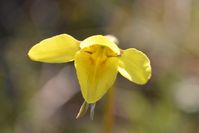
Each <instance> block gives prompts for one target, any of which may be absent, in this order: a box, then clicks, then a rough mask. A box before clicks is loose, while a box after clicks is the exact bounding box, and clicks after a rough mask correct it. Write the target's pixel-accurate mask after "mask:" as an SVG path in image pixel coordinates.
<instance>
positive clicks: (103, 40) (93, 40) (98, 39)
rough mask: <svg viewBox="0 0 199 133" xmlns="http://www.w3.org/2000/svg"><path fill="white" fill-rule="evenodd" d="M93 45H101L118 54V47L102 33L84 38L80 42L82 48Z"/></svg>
mask: <svg viewBox="0 0 199 133" xmlns="http://www.w3.org/2000/svg"><path fill="white" fill-rule="evenodd" d="M93 45H101V46H105V47H108V48H110V49H111V50H112V51H113V52H114V53H116V54H117V55H120V49H119V48H118V46H117V45H116V44H115V43H114V42H112V41H111V40H110V39H108V38H107V37H105V36H102V35H94V36H91V37H88V38H86V39H85V40H83V41H82V42H81V43H80V48H81V49H84V48H87V47H90V46H93Z"/></svg>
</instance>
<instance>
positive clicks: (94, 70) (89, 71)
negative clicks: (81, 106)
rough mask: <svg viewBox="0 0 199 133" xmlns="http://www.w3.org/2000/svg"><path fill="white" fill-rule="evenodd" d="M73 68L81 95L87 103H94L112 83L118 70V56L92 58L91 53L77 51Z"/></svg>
mask: <svg viewBox="0 0 199 133" xmlns="http://www.w3.org/2000/svg"><path fill="white" fill-rule="evenodd" d="M75 68H76V72H77V77H78V80H79V83H80V87H81V92H82V95H83V97H84V99H85V101H86V102H87V103H95V102H96V101H98V100H99V99H100V98H101V97H102V96H103V95H104V94H105V93H106V92H107V90H108V89H109V88H110V87H111V86H112V85H113V83H114V81H115V79H116V76H117V72H118V58H117V57H110V58H106V59H105V58H99V59H93V58H92V57H91V54H89V53H86V52H82V51H79V52H78V53H77V54H76V56H75Z"/></svg>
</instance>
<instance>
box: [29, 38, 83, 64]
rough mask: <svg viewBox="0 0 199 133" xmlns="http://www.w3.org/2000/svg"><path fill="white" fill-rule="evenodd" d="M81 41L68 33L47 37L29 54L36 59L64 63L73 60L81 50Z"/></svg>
mask: <svg viewBox="0 0 199 133" xmlns="http://www.w3.org/2000/svg"><path fill="white" fill-rule="evenodd" d="M79 45H80V42H79V41H78V40H76V39H75V38H73V37H72V36H70V35H67V34H60V35H56V36H53V37H51V38H47V39H45V40H43V41H41V42H39V43H38V44H36V45H34V46H33V47H32V48H31V49H30V51H29V52H28V56H29V57H30V58H31V59H32V60H34V61H40V62H47V63H63V62H68V61H72V60H73V59H74V56H75V53H76V52H77V51H78V50H79Z"/></svg>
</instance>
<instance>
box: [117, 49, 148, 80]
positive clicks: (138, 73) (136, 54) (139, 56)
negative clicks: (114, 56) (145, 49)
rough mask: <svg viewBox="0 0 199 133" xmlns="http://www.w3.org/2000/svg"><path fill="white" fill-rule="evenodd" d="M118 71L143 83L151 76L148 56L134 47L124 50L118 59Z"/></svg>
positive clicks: (130, 78)
mask: <svg viewBox="0 0 199 133" xmlns="http://www.w3.org/2000/svg"><path fill="white" fill-rule="evenodd" d="M119 72H120V73H121V74H122V75H123V76H124V77H125V78H127V79H129V80H130V81H132V82H135V83H137V84H145V83H146V82H147V81H148V80H149V79H150V77H151V66H150V60H149V59H148V57H147V56H146V55H145V54H144V53H142V52H141V51H138V50H136V49H134V48H130V49H127V50H124V51H123V52H122V55H121V57H120V61H119Z"/></svg>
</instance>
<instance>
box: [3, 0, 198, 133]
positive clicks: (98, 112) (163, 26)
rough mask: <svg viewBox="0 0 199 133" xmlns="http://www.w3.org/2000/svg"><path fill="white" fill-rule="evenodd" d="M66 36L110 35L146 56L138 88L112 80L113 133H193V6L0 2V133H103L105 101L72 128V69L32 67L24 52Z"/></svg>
mask: <svg viewBox="0 0 199 133" xmlns="http://www.w3.org/2000/svg"><path fill="white" fill-rule="evenodd" d="M61 33H67V34H70V35H72V36H74V37H75V38H77V39H79V40H83V39H85V38H86V37H89V36H91V35H95V34H103V35H106V34H112V35H114V36H116V37H117V38H118V39H119V41H120V43H119V47H120V48H122V49H126V48H129V47H133V48H137V49H139V50H141V51H143V52H144V53H146V54H147V55H148V57H149V58H150V60H151V65H152V70H153V73H152V78H151V80H150V81H149V82H148V83H147V84H146V85H144V86H139V85H136V84H134V83H131V82H130V81H127V80H126V79H124V78H123V77H122V76H120V75H119V74H118V77H117V81H116V85H115V88H114V99H113V103H114V105H113V117H110V118H111V119H113V120H112V121H113V132H114V133H199V44H198V43H199V1H197V0H108V1H107V0H85V1H80V0H1V1H0V99H1V100H0V133H80V132H81V133H102V132H105V133H108V132H106V127H107V125H106V122H105V120H106V118H105V117H107V115H106V104H107V95H105V96H104V97H103V99H101V100H100V101H99V102H98V103H97V106H96V109H95V118H94V120H93V121H92V120H90V119H89V115H86V116H85V117H83V118H81V119H79V120H76V118H75V117H76V114H77V113H78V111H79V108H80V106H81V104H82V103H83V98H82V96H81V94H80V91H79V90H80V89H79V84H78V80H77V77H76V73H75V69H74V66H73V62H72V63H67V64H45V63H38V62H33V61H31V60H30V59H29V58H28V57H27V52H28V50H29V49H30V48H31V47H32V46H33V45H34V44H36V43H38V42H39V41H41V40H43V39H45V38H48V37H51V36H54V35H57V34H61Z"/></svg>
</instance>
